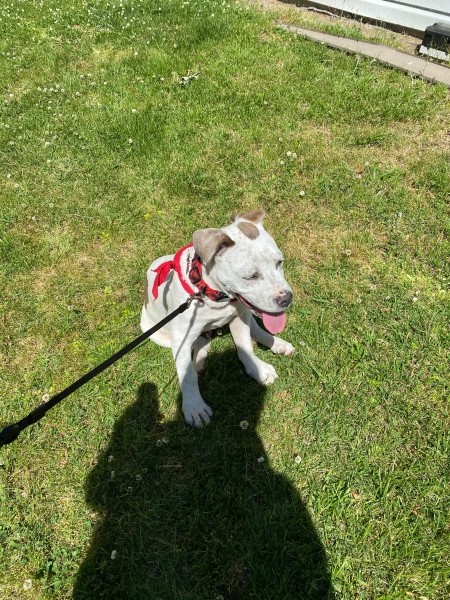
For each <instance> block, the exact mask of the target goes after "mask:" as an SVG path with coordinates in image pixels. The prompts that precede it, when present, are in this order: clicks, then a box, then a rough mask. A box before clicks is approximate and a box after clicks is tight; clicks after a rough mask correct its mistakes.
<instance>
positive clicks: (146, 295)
mask: <svg viewBox="0 0 450 600" xmlns="http://www.w3.org/2000/svg"><path fill="white" fill-rule="evenodd" d="M148 302H149V298H148V279H147V275H146V276H145V287H144V303H145V306H147V304H148Z"/></svg>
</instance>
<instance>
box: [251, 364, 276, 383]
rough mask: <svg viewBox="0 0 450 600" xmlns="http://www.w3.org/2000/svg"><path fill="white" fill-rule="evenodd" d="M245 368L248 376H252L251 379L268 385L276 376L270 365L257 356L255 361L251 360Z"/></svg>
mask: <svg viewBox="0 0 450 600" xmlns="http://www.w3.org/2000/svg"><path fill="white" fill-rule="evenodd" d="M245 370H246V371H247V374H248V375H250V377H253V379H255V380H256V381H257V382H258V383H261V384H262V385H270V384H271V383H273V382H274V381H275V379H276V378H277V377H278V375H277V372H276V371H275V369H274V368H273V367H272V365H269V363H266V362H264V361H263V360H260V359H259V358H258V359H257V360H256V361H255V362H252V364H250V365H245Z"/></svg>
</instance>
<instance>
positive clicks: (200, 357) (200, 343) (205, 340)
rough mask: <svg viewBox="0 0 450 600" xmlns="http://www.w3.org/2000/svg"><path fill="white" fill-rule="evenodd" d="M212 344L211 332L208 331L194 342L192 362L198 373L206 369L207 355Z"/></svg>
mask: <svg viewBox="0 0 450 600" xmlns="http://www.w3.org/2000/svg"><path fill="white" fill-rule="evenodd" d="M210 346H211V332H210V331H206V332H205V333H202V335H199V336H198V338H197V339H196V340H195V342H194V343H193V344H192V362H193V363H194V369H195V370H196V371H197V373H202V372H203V371H204V370H205V362H206V356H207V354H208V351H209V348H210Z"/></svg>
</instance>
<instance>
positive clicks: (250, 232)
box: [238, 221, 259, 240]
mask: <svg viewBox="0 0 450 600" xmlns="http://www.w3.org/2000/svg"><path fill="white" fill-rule="evenodd" d="M238 227H239V229H240V230H241V231H242V233H243V234H244V235H246V236H247V237H248V238H250V239H251V240H256V238H257V237H258V235H259V229H258V228H257V227H256V225H253V223H249V222H248V221H242V222H241V223H238Z"/></svg>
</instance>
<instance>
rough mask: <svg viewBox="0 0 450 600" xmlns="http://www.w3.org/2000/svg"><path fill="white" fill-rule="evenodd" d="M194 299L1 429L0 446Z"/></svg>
mask: <svg viewBox="0 0 450 600" xmlns="http://www.w3.org/2000/svg"><path fill="white" fill-rule="evenodd" d="M194 299H196V300H199V299H200V298H199V297H198V295H192V296H189V298H188V299H187V300H186V301H185V302H183V304H180V306H179V307H178V308H176V309H175V310H174V311H173V312H171V313H170V314H169V315H167V316H166V317H164V319H162V321H160V322H159V323H157V324H156V325H154V326H153V327H151V328H150V329H148V330H147V331H144V333H141V335H140V336H139V337H137V338H135V339H134V340H133V341H131V342H130V343H129V344H127V345H126V346H124V347H123V348H122V349H121V350H119V351H118V352H116V353H115V354H113V355H112V356H110V357H109V358H107V359H106V360H105V361H103V362H102V363H100V364H99V365H97V366H96V367H94V368H93V369H91V370H90V371H88V372H87V373H85V374H84V375H83V376H82V377H80V378H79V379H77V380H76V381H74V382H73V383H72V384H70V385H69V386H68V387H66V389H64V390H62V391H61V392H59V393H58V394H56V395H55V396H53V397H52V398H50V400H48V402H44V403H43V404H40V405H39V406H37V407H36V408H35V409H34V410H32V411H31V412H30V413H29V414H28V415H27V416H26V417H24V418H23V419H21V420H20V421H18V422H17V423H12V424H11V425H7V426H6V427H5V428H4V429H3V430H2V431H0V448H1V447H2V446H6V445H7V444H11V443H12V442H14V440H15V439H17V437H18V435H19V433H20V432H21V431H23V430H24V429H25V428H26V427H28V426H29V425H33V423H37V422H38V421H40V419H42V417H43V416H44V415H45V414H46V413H47V412H48V411H49V410H50V409H51V408H53V407H54V406H56V405H57V404H59V403H60V402H61V401H62V400H64V398H67V396H70V394H73V392H75V390H77V389H78V388H80V387H81V386H82V385H84V384H85V383H87V382H88V381H90V380H91V379H93V378H94V377H95V376H96V375H98V374H99V373H101V372H102V371H104V370H105V369H107V368H108V367H110V366H111V365H112V364H114V363H115V362H116V361H118V360H119V358H122V356H125V354H128V352H130V351H131V350H133V349H134V348H136V346H139V345H140V344H142V342H144V341H145V340H146V339H147V338H148V337H150V336H151V335H153V334H154V333H156V332H157V331H158V329H161V327H164V325H166V324H167V323H169V321H172V319H174V318H175V317H176V316H178V315H179V314H180V313H182V312H184V311H185V310H187V309H188V308H189V307H190V305H191V302H192V300H194Z"/></svg>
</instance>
